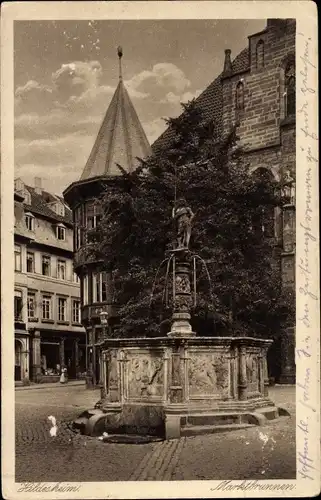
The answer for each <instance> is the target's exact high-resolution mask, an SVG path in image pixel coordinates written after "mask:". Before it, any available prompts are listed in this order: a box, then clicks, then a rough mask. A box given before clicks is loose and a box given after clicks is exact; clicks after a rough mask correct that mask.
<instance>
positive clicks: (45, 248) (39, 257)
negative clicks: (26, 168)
mask: <svg viewBox="0 0 321 500" xmlns="http://www.w3.org/2000/svg"><path fill="white" fill-rule="evenodd" d="M35 181H36V182H35V187H31V186H27V185H26V184H25V183H24V182H23V181H22V180H21V179H16V180H15V193H14V215H15V226H14V268H15V290H14V316H15V318H14V321H15V381H17V382H19V381H22V382H25V383H27V382H28V381H30V380H32V381H34V382H46V381H53V380H57V379H58V377H59V375H60V373H61V369H62V367H66V368H67V371H68V376H69V378H78V377H80V376H81V374H82V373H84V372H85V370H86V350H85V345H86V334H85V330H84V328H83V327H82V325H81V308H80V283H79V279H78V277H77V275H76V274H75V273H74V270H73V259H72V257H73V253H72V247H73V224H72V216H71V211H70V209H69V207H68V206H67V205H66V203H65V202H64V200H63V199H62V198H60V197H58V196H55V195H52V194H50V193H48V192H47V191H45V190H43V189H42V187H41V180H40V179H39V178H36V180H35Z"/></svg>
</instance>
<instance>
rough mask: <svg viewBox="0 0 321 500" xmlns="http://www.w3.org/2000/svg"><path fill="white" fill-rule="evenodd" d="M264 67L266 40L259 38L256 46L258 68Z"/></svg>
mask: <svg viewBox="0 0 321 500" xmlns="http://www.w3.org/2000/svg"><path fill="white" fill-rule="evenodd" d="M263 67H264V42H263V40H259V42H258V43H257V46H256V68H257V69H261V68H263Z"/></svg>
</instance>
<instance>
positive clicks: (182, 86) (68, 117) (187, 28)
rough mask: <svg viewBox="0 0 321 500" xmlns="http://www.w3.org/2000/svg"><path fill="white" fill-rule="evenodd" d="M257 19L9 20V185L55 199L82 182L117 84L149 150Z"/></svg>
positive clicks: (260, 24) (259, 24)
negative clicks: (16, 181)
mask: <svg viewBox="0 0 321 500" xmlns="http://www.w3.org/2000/svg"><path fill="white" fill-rule="evenodd" d="M265 24H266V21H265V20H258V19H256V20H239V19H238V20H164V21H149V20H146V21H142V20H139V21H134V20H133V21H132V20H131V21H127V20H126V21H120V20H118V21H105V20H104V21H97V20H88V21H15V24H14V87H15V177H21V178H22V179H23V180H24V182H26V183H27V184H29V185H31V186H33V185H34V178H35V177H40V178H41V179H42V184H43V187H44V188H45V189H47V190H48V191H51V192H53V193H56V194H61V193H62V191H63V190H64V189H65V188H66V187H67V186H68V185H69V184H70V183H71V182H74V181H77V180H78V179H79V177H80V175H81V173H82V170H83V168H84V166H85V163H86V161H87V158H88V156H89V154H90V151H91V148H92V146H93V144H94V141H95V138H96V136H97V133H98V130H99V127H100V124H101V122H102V120H103V117H104V115H105V113H106V111H107V108H108V105H109V103H110V101H111V98H112V95H113V93H114V91H115V89H116V86H117V83H118V57H117V47H118V46H119V45H121V46H122V48H123V54H124V55H123V58H122V68H123V79H124V83H125V85H126V88H127V90H128V92H129V95H130V97H131V99H132V102H133V104H134V106H135V109H136V111H137V113H138V116H139V118H140V121H141V123H142V126H143V128H144V130H145V132H146V135H147V138H148V140H149V142H150V143H151V144H152V143H153V142H154V141H155V140H156V139H157V137H158V136H159V135H160V134H161V133H162V132H163V131H164V129H165V128H166V125H165V122H164V118H167V117H174V116H178V115H179V114H180V111H181V105H180V103H181V102H187V101H189V100H191V99H192V98H193V97H197V96H198V95H199V94H200V93H201V92H202V91H203V90H204V89H205V88H206V87H207V85H209V84H210V83H211V82H212V81H213V80H214V79H215V78H216V77H217V76H218V75H219V74H220V73H221V71H222V69H223V62H224V50H225V49H227V48H229V49H231V50H232V59H234V57H236V56H237V54H238V53H239V52H240V51H241V50H242V49H243V48H244V47H246V46H247V43H248V40H247V37H248V36H249V35H251V34H253V33H256V32H258V31H261V30H262V29H264V27H265Z"/></svg>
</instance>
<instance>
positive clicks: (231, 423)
mask: <svg viewBox="0 0 321 500" xmlns="http://www.w3.org/2000/svg"><path fill="white" fill-rule="evenodd" d="M271 343H272V341H270V340H263V339H256V338H248V337H185V338H184V337H178V338H175V337H157V338H129V339H108V340H105V341H104V342H103V343H102V344H101V351H100V353H101V381H102V389H101V400H100V402H99V405H98V407H99V411H98V414H97V410H96V413H95V415H94V416H93V417H91V418H93V419H94V421H92V422H91V424H90V425H89V424H88V426H87V431H86V433H90V434H94V435H95V434H96V435H97V434H100V433H102V432H103V431H107V432H111V433H116V432H118V433H119V432H122V433H127V434H148V435H160V436H163V437H165V438H166V439H172V438H179V437H181V436H183V435H193V434H198V433H205V432H216V431H218V430H231V429H236V428H241V427H247V426H249V425H262V424H264V423H265V422H267V420H271V419H273V418H277V417H279V416H280V415H285V414H287V412H286V411H285V410H282V409H279V408H277V407H276V406H275V405H274V403H273V402H272V401H271V400H270V399H269V397H268V384H269V380H268V373H267V360H266V354H267V350H268V348H269V346H270V345H271ZM88 422H90V418H89V420H88ZM89 428H90V429H91V431H88V429H89Z"/></svg>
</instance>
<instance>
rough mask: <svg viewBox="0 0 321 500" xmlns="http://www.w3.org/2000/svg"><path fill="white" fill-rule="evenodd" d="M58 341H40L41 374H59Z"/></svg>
mask: <svg viewBox="0 0 321 500" xmlns="http://www.w3.org/2000/svg"><path fill="white" fill-rule="evenodd" d="M60 371H61V366H60V356H59V342H51V341H42V342H41V373H42V374H43V375H60Z"/></svg>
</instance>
